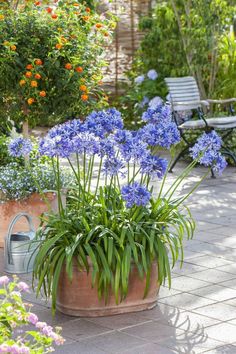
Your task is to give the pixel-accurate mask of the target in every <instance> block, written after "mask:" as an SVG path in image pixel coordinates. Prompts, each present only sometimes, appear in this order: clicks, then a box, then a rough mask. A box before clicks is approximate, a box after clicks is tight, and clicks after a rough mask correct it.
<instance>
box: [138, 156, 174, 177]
mask: <svg viewBox="0 0 236 354" xmlns="http://www.w3.org/2000/svg"><path fill="white" fill-rule="evenodd" d="M140 166H141V173H143V174H148V175H149V176H151V177H157V178H160V179H161V178H162V177H163V176H164V174H165V173H166V170H167V166H168V161H167V160H166V159H162V158H160V157H158V156H153V155H149V156H147V157H146V158H145V159H143V160H142V161H141V163H140Z"/></svg>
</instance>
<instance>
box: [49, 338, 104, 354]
mask: <svg viewBox="0 0 236 354" xmlns="http://www.w3.org/2000/svg"><path fill="white" fill-rule="evenodd" d="M54 353H56V354H60V353H63V354H104V353H105V352H104V350H101V349H99V348H98V347H96V346H95V345H92V344H91V343H90V342H89V341H86V342H85V341H84V342H73V343H70V344H67V343H66V344H65V345H62V346H61V347H57V348H56V350H55V351H54Z"/></svg>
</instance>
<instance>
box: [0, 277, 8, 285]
mask: <svg viewBox="0 0 236 354" xmlns="http://www.w3.org/2000/svg"><path fill="white" fill-rule="evenodd" d="M9 281H10V279H9V278H8V277H7V276H6V275H4V276H2V277H0V285H7V284H8V283H9Z"/></svg>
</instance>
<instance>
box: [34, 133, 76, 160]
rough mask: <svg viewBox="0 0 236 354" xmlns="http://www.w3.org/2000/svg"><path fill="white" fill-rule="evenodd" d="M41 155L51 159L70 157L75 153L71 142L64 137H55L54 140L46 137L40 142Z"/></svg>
mask: <svg viewBox="0 0 236 354" xmlns="http://www.w3.org/2000/svg"><path fill="white" fill-rule="evenodd" d="M38 150H39V154H40V155H45V156H49V157H55V156H58V157H63V158H64V157H69V156H70V154H71V153H72V152H73V146H72V143H71V140H70V139H69V138H68V137H66V136H63V135H55V136H54V137H53V138H52V137H50V136H46V137H45V138H43V139H41V140H40V142H39V149H38Z"/></svg>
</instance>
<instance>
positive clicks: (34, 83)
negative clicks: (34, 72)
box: [30, 80, 38, 87]
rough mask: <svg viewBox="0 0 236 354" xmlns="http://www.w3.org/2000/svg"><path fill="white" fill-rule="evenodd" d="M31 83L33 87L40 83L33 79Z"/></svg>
mask: <svg viewBox="0 0 236 354" xmlns="http://www.w3.org/2000/svg"><path fill="white" fill-rule="evenodd" d="M30 85H31V87H37V86H38V83H37V81H35V80H33V81H31V83H30Z"/></svg>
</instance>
